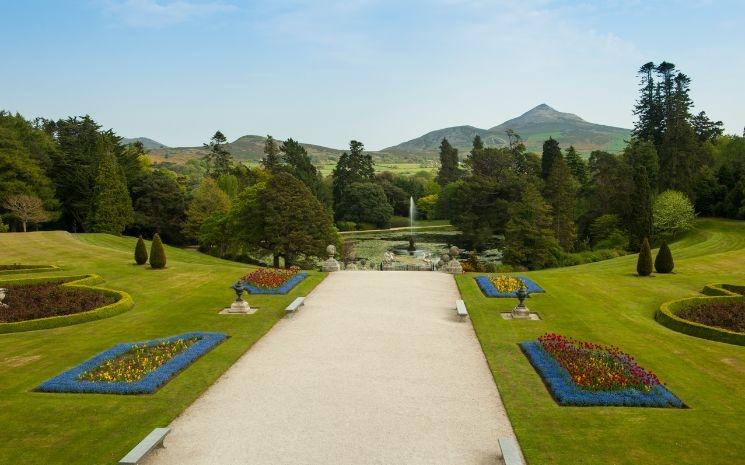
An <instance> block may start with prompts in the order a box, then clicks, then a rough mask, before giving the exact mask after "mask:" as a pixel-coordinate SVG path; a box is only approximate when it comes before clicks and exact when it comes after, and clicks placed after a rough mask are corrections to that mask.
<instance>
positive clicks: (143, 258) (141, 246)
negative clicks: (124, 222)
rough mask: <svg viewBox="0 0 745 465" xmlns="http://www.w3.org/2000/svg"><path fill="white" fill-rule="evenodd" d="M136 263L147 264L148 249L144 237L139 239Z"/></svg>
mask: <svg viewBox="0 0 745 465" xmlns="http://www.w3.org/2000/svg"><path fill="white" fill-rule="evenodd" d="M135 263H137V264H138V265H144V264H145V263H147V247H145V241H143V240H142V236H140V237H139V238H138V239H137V245H136V246H135Z"/></svg>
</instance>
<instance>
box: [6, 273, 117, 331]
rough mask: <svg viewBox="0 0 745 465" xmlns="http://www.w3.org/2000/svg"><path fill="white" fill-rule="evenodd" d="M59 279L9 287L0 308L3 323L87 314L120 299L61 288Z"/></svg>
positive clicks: (74, 288)
mask: <svg viewBox="0 0 745 465" xmlns="http://www.w3.org/2000/svg"><path fill="white" fill-rule="evenodd" d="M63 283H64V281H62V280H59V279H54V280H50V281H47V282H44V283H28V284H8V285H5V288H6V289H7V292H6V294H7V295H6V297H5V299H4V300H3V303H5V304H7V307H0V323H13V322H18V321H27V320H35V319H38V318H48V317H54V316H59V315H69V314H73V313H81V312H87V311H89V310H92V309H94V308H98V307H103V306H106V305H111V304H113V303H114V302H116V301H117V300H118V299H117V297H116V296H114V295H111V294H105V293H102V292H96V291H93V290H90V289H85V288H76V287H69V286H68V287H65V286H62V284H63Z"/></svg>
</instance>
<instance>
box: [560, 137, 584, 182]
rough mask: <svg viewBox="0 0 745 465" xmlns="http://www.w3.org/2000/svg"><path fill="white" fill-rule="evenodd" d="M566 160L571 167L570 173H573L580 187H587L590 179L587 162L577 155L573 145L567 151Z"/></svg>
mask: <svg viewBox="0 0 745 465" xmlns="http://www.w3.org/2000/svg"><path fill="white" fill-rule="evenodd" d="M564 160H565V161H566V164H567V166H568V167H569V171H571V172H572V176H574V179H576V180H577V182H578V183H579V184H580V186H584V185H586V184H587V181H588V178H589V171H588V168H587V162H586V161H585V160H583V159H582V157H581V156H580V155H579V153H577V150H576V149H575V148H574V146H573V145H570V146H569V148H568V149H567V151H566V154H564Z"/></svg>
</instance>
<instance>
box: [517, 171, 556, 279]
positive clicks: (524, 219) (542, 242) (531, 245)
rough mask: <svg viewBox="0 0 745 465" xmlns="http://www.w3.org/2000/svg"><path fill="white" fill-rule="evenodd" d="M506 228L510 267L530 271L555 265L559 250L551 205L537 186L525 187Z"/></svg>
mask: <svg viewBox="0 0 745 465" xmlns="http://www.w3.org/2000/svg"><path fill="white" fill-rule="evenodd" d="M509 213H510V220H509V221H508V222H507V227H506V229H505V249H504V260H505V263H508V264H510V265H518V266H524V267H527V268H529V269H540V268H545V267H547V266H550V265H552V264H554V262H555V258H554V251H555V250H556V248H557V246H558V245H557V243H556V238H555V237H554V233H553V226H552V223H553V221H552V218H551V206H550V205H548V204H547V203H546V202H545V201H544V200H543V197H541V193H540V192H539V191H538V188H537V187H535V186H534V185H533V184H528V185H527V186H525V190H524V191H523V194H522V199H521V200H520V201H519V202H515V203H513V204H512V205H511V206H510V208H509Z"/></svg>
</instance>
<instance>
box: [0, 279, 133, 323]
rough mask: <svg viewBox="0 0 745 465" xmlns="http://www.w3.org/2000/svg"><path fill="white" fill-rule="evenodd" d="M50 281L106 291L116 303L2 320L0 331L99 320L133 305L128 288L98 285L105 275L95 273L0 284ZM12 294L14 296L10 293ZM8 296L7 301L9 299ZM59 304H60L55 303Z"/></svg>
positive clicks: (10, 282) (66, 286) (70, 287)
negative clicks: (15, 319) (120, 289)
mask: <svg viewBox="0 0 745 465" xmlns="http://www.w3.org/2000/svg"><path fill="white" fill-rule="evenodd" d="M49 282H59V283H61V284H59V287H60V288H61V289H64V290H76V291H82V292H88V293H94V294H97V295H103V296H105V297H106V299H112V302H113V303H110V304H108V305H104V306H99V307H96V308H93V309H89V310H87V311H82V310H81V311H77V312H68V313H65V314H61V313H60V312H57V313H56V314H54V315H47V316H38V317H34V318H33V319H25V320H22V321H12V322H9V323H0V334H4V333H15V332H20V331H34V330H39V329H48V328H56V327H58V326H69V325H74V324H78V323H84V322H86V321H92V320H100V319H102V318H109V317H112V316H114V315H119V314H120V313H124V312H126V311H127V310H130V309H131V308H132V307H133V306H134V302H133V301H132V297H130V296H129V294H127V293H126V292H123V291H115V290H112V289H106V288H103V287H98V286H97V284H100V283H102V282H103V278H101V277H100V276H98V275H95V274H88V275H78V276H56V277H53V278H51V277H40V278H22V279H13V280H6V281H2V282H0V287H6V288H10V287H12V286H21V285H26V284H32V285H37V284H45V283H49ZM11 298H12V297H11ZM7 299H8V298H7V297H6V301H7ZM54 308H58V307H56V306H55V307H54Z"/></svg>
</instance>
